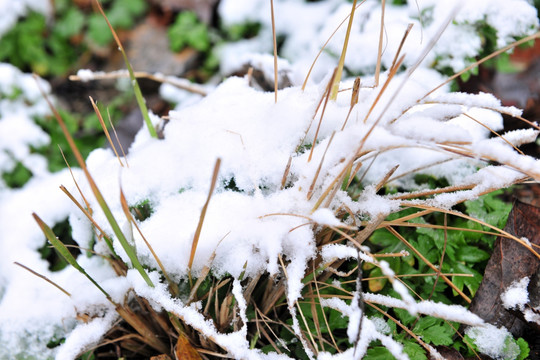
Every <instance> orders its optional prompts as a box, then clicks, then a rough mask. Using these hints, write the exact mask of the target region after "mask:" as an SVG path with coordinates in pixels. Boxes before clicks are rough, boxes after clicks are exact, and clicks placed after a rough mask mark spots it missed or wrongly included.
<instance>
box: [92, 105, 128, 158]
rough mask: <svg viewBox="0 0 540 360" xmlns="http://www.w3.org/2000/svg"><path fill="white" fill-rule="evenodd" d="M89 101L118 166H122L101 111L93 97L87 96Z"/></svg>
mask: <svg viewBox="0 0 540 360" xmlns="http://www.w3.org/2000/svg"><path fill="white" fill-rule="evenodd" d="M89 98H90V103H91V104H92V107H93V108H94V112H95V113H96V115H97V117H98V119H99V124H100V125H101V128H102V129H103V132H104V133H105V136H106V137H107V141H108V142H109V145H111V148H112V149H113V151H114V154H115V155H116V158H117V159H118V162H119V163H120V166H122V167H124V163H123V162H122V159H120V155H118V151H116V146H114V143H113V141H112V139H111V135H110V134H109V130H108V129H107V125H105V121H104V120H103V116H101V111H99V109H98V107H97V105H96V103H95V101H94V99H93V98H92V97H91V96H89Z"/></svg>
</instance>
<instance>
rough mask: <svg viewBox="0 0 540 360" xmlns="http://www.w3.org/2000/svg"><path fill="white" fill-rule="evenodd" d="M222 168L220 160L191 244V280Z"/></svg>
mask: <svg viewBox="0 0 540 360" xmlns="http://www.w3.org/2000/svg"><path fill="white" fill-rule="evenodd" d="M220 166H221V159H220V158H218V159H217V160H216V164H215V166H214V172H213V174H212V182H211V184H210V190H209V191H208V197H207V198H206V202H205V203H204V206H203V208H202V210H201V216H200V217H199V223H198V224H197V229H196V230H195V234H194V235H193V242H192V244H191V253H190V255H189V262H188V269H189V276H190V278H191V267H192V266H193V259H195V252H196V251H197V244H198V243H199V237H200V236H201V231H202V226H203V223H204V217H205V216H206V210H207V209H208V204H209V203H210V199H211V198H212V194H213V193H214V189H215V187H216V183H217V178H218V173H219V167H220Z"/></svg>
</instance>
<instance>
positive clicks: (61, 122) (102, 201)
mask: <svg viewBox="0 0 540 360" xmlns="http://www.w3.org/2000/svg"><path fill="white" fill-rule="evenodd" d="M37 84H38V87H39V82H37ZM39 89H40V91H41V94H42V95H43V97H44V98H45V100H46V101H47V103H48V105H49V108H50V109H51V111H52V113H53V114H54V116H55V118H56V120H57V121H58V124H59V125H60V128H61V129H62V132H63V133H64V136H65V138H66V140H67V142H68V144H69V147H70V148H71V151H73V154H74V155H75V158H76V159H77V163H78V164H79V166H80V167H81V169H82V170H83V172H84V175H85V176H86V179H87V180H88V184H89V185H90V188H91V189H92V192H93V193H94V196H95V198H96V200H97V202H98V204H99V206H100V207H101V209H102V210H103V213H104V214H105V217H106V218H107V221H108V222H109V224H110V225H111V228H112V229H113V232H114V234H115V235H116V237H117V239H118V241H119V242H120V244H121V245H122V248H123V249H124V251H125V252H126V254H127V256H128V257H129V259H130V260H131V264H132V266H133V267H134V268H135V269H137V271H139V273H140V274H141V276H142V277H143V279H144V281H146V283H147V284H148V285H149V286H151V287H154V284H153V283H152V281H151V280H150V278H149V277H148V274H147V273H146V271H145V270H144V268H143V266H142V265H141V263H140V262H139V259H138V258H137V254H136V253H135V249H134V248H133V247H132V246H131V245H130V244H129V242H128V241H127V239H126V237H125V235H124V233H123V232H122V230H121V229H120V226H119V225H118V222H117V221H116V219H115V218H114V215H113V213H112V211H111V209H110V208H109V205H107V201H105V198H104V197H103V195H102V194H101V191H100V190H99V188H98V187H97V184H96V182H95V181H94V178H93V177H92V175H91V174H90V172H89V171H88V168H87V167H86V163H85V162H84V159H83V157H82V155H81V152H80V151H79V149H78V148H77V145H76V144H75V141H74V140H73V136H71V134H70V133H69V130H68V129H67V127H66V123H65V122H64V120H63V119H62V116H60V114H59V113H58V111H57V110H56V108H55V107H54V105H53V104H52V103H51V101H50V99H49V97H48V96H47V94H46V93H45V92H44V91H43V89H42V88H41V87H40V88H39Z"/></svg>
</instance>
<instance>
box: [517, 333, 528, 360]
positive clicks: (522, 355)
mask: <svg viewBox="0 0 540 360" xmlns="http://www.w3.org/2000/svg"><path fill="white" fill-rule="evenodd" d="M516 343H517V344H518V346H519V350H520V352H519V357H518V360H524V359H527V358H528V357H529V353H530V352H531V349H530V348H529V344H527V342H526V341H525V340H524V339H523V338H519V339H517V340H516Z"/></svg>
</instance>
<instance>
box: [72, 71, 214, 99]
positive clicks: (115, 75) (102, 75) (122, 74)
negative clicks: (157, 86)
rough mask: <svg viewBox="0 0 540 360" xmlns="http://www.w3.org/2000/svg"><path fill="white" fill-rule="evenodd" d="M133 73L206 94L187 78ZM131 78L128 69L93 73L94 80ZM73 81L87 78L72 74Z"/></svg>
mask: <svg viewBox="0 0 540 360" xmlns="http://www.w3.org/2000/svg"><path fill="white" fill-rule="evenodd" d="M133 75H134V76H135V77H136V78H138V79H150V80H153V81H156V82H159V83H163V84H169V85H173V86H175V87H177V88H179V89H182V90H186V91H189V92H192V93H194V94H199V95H202V96H206V95H207V94H206V90H204V88H203V87H202V86H200V85H197V84H193V83H191V82H190V81H189V80H187V79H181V78H177V77H173V76H165V75H163V74H159V73H157V74H150V73H147V72H145V71H134V72H133ZM119 78H129V72H128V71H127V70H119V71H113V72H110V73H107V72H103V71H97V72H94V73H93V74H92V80H107V79H119ZM69 80H71V81H86V78H81V77H80V76H78V75H70V76H69Z"/></svg>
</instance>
